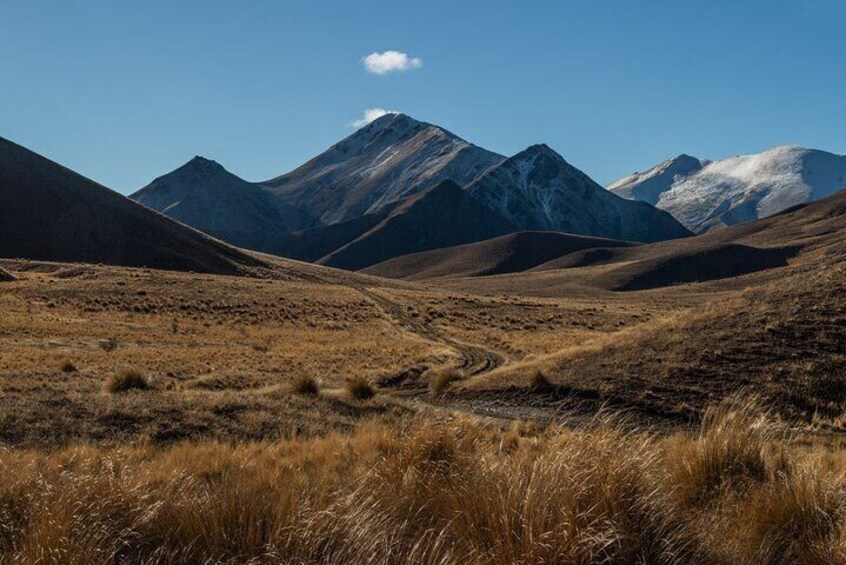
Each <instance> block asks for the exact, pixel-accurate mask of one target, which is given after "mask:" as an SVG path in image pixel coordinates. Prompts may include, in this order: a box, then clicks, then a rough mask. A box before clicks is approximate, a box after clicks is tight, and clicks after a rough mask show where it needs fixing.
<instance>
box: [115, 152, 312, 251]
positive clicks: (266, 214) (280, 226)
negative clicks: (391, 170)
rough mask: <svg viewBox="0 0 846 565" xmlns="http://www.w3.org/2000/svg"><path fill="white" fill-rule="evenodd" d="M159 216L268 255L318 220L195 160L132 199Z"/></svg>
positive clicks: (215, 166) (211, 163) (206, 162)
mask: <svg viewBox="0 0 846 565" xmlns="http://www.w3.org/2000/svg"><path fill="white" fill-rule="evenodd" d="M131 198H132V199H133V200H135V201H136V202H140V203H141V204H144V205H145V206H147V207H148V208H152V209H153V210H156V211H157V212H161V213H162V214H166V215H167V216H170V217H171V218H173V219H175V220H178V221H180V222H182V223H183V224H186V225H189V226H191V227H194V228H196V229H198V230H200V231H203V232H205V233H207V234H209V235H212V236H214V237H216V238H219V239H222V240H224V241H227V242H229V243H231V244H233V245H237V246H238V247H245V248H248V249H256V250H261V251H269V250H270V248H272V246H273V244H274V242H275V241H276V239H277V238H279V237H280V236H282V235H283V234H285V233H288V232H291V231H294V230H298V229H301V228H304V227H308V226H310V225H311V224H313V223H314V221H313V220H312V219H311V218H309V217H308V215H307V214H305V213H303V212H301V211H300V210H298V209H296V208H294V207H293V206H289V205H288V204H285V203H284V202H282V201H281V200H280V199H279V198H276V197H275V196H273V195H272V194H270V193H269V192H267V191H266V190H263V189H262V188H260V187H258V186H256V185H255V184H253V183H250V182H247V181H245V180H243V179H241V178H239V177H237V176H235V175H233V174H232V173H230V172H229V171H227V170H226V169H224V168H223V167H222V166H221V165H219V164H218V163H216V162H215V161H210V160H208V159H204V158H203V157H194V158H193V159H191V160H190V161H189V162H188V163H186V164H185V165H183V166H181V167H179V168H178V169H176V170H174V171H172V172H170V173H168V174H166V175H163V176H161V177H159V178H157V179H155V180H154V181H153V182H151V183H150V184H148V185H147V186H145V187H144V188H142V189H141V190H139V191H138V192H136V193H135V194H133V195H132V196H131Z"/></svg>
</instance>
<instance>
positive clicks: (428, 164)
mask: <svg viewBox="0 0 846 565" xmlns="http://www.w3.org/2000/svg"><path fill="white" fill-rule="evenodd" d="M447 182H448V183H449V184H447V185H445V184H444V183H447ZM445 186H446V188H444V187H445ZM132 198H133V199H135V200H137V201H138V202H141V203H142V204H144V205H146V206H148V207H150V208H152V209H154V210H156V211H158V212H160V213H162V214H166V215H169V216H171V217H173V218H174V219H177V220H179V221H181V222H184V223H186V224H188V225H191V226H193V227H195V228H197V229H199V230H202V231H205V232H206V233H209V234H211V235H213V236H215V237H218V238H220V239H223V240H225V241H227V242H229V243H232V244H233V245H238V246H243V247H247V248H250V249H253V250H257V251H262V252H267V253H272V254H276V255H280V256H284V257H289V258H295V259H301V260H306V261H314V262H318V263H321V264H325V265H330V266H337V267H342V268H346V269H360V268H364V267H367V266H369V265H372V264H375V263H378V262H381V261H384V260H386V259H390V258H391V257H396V256H399V255H400V254H405V253H414V252H420V251H426V250H430V249H436V248H438V247H443V246H448V245H457V244H462V243H470V242H474V241H480V240H483V239H487V238H490V237H495V236H498V235H503V234H506V233H513V232H519V231H527V230H551V231H563V232H568V233H573V234H579V235H586V236H594V237H606V238H614V239H626V240H634V241H642V242H649V241H660V240H664V239H670V238H677V237H685V236H688V235H691V234H690V232H689V231H688V230H687V229H685V228H684V227H683V226H681V225H680V224H679V223H678V222H677V221H675V220H674V219H673V218H672V216H671V215H670V214H668V213H666V212H663V211H660V210H657V209H655V208H654V207H653V206H651V205H648V204H644V203H641V202H632V201H629V200H626V199H624V198H620V197H618V196H616V195H614V194H612V193H610V192H608V191H607V190H605V189H604V188H603V187H602V186H600V185H599V184H597V183H596V182H594V181H593V180H592V179H591V178H590V177H588V176H587V175H586V174H585V173H583V172H582V171H580V170H578V169H576V168H575V167H573V166H572V165H570V164H569V163H567V162H566V161H565V160H564V158H563V157H561V156H560V155H558V154H557V153H555V152H554V151H553V150H552V149H550V148H549V147H548V146H546V145H535V146H532V147H529V148H528V149H526V150H525V151H522V152H520V153H518V154H517V155H515V156H513V157H511V158H505V157H503V156H501V155H498V154H496V153H494V152H491V151H488V150H486V149H482V148H480V147H477V146H475V145H473V144H471V143H469V142H467V141H465V140H463V139H461V138H459V137H458V136H456V135H454V134H452V133H450V132H449V131H447V130H445V129H443V128H441V127H439V126H435V125H432V124H427V123H425V122H420V121H417V120H415V119H413V118H410V117H409V116H406V115H403V114H388V115H385V116H383V117H381V118H379V119H377V120H375V121H373V122H372V123H370V124H368V125H367V126H365V127H363V128H361V129H359V130H358V131H356V132H354V133H353V134H352V135H350V136H349V137H347V138H346V139H344V140H342V141H341V142H339V143H336V144H335V145H333V146H332V147H330V148H329V149H328V150H327V151H325V152H324V153H322V154H320V155H318V156H317V157H315V158H314V159H312V160H310V161H309V162H307V163H305V164H304V165H302V166H300V167H298V168H296V169H295V170H293V171H291V172H290V173H287V174H284V175H281V176H278V177H276V178H274V179H271V180H268V181H264V182H258V183H250V182H247V181H245V180H243V179H240V178H238V177H237V176H235V175H233V174H232V173H230V172H228V171H226V170H225V169H224V168H223V167H222V166H220V165H218V164H217V163H214V162H213V161H208V160H206V159H203V158H200V157H195V158H194V159H192V160H191V161H190V162H189V163H187V164H186V165H183V166H182V167H180V168H178V169H176V170H175V171H173V172H171V173H168V174H166V175H164V176H162V177H159V178H157V179H156V180H154V181H153V182H152V183H150V184H149V185H148V186H146V187H144V188H142V189H141V190H139V191H138V192H136V193H135V194H133V195H132ZM436 202H437V204H436ZM424 211H425V212H424ZM353 255H354V256H355V259H354V260H353V259H351V257H352V256H353Z"/></svg>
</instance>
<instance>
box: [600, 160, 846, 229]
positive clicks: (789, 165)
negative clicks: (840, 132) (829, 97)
mask: <svg viewBox="0 0 846 565" xmlns="http://www.w3.org/2000/svg"><path fill="white" fill-rule="evenodd" d="M621 182H622V181H618V183H615V185H613V186H616V188H613V189H612V190H614V191H615V192H616V193H617V194H620V195H621V196H626V197H628V198H633V199H638V200H646V201H649V197H651V196H655V195H654V194H647V193H646V191H645V190H644V188H643V185H644V184H645V183H641V185H640V188H636V189H631V187H630V188H629V189H626V188H625V187H621V186H617V185H618V184H620V183H621ZM843 188H846V157H844V156H842V155H835V154H833V153H828V152H826V151H820V150H817V149H808V148H805V147H798V146H794V145H783V146H779V147H774V148H772V149H769V150H767V151H764V152H762V153H756V154H752V155H737V156H734V157H729V158H727V159H722V160H719V161H713V162H706V163H703V166H701V167H700V168H698V169H696V170H693V171H691V172H690V173H687V174H685V175H677V176H675V177H673V179H672V182H671V183H669V184H668V185H667V186H663V187H662V190H661V191H660V192H658V194H657V199H655V204H656V206H658V207H659V208H661V209H663V210H667V211H668V212H670V213H671V214H673V215H674V216H675V217H676V218H677V219H678V220H679V221H680V222H681V223H683V224H684V225H685V226H687V227H688V228H690V229H692V230H694V231H696V232H703V231H708V230H711V229H715V228H719V227H722V226H726V225H732V224H736V223H739V222H744V221H748V220H753V219H756V218H764V217H767V216H771V215H773V214H775V213H777V212H780V211H782V210H785V209H787V208H790V207H792V206H795V205H797V204H803V203H805V202H810V201H814V200H818V199H820V198H824V197H826V196H828V195H830V194H833V193H834V192H837V191H839V190H841V189H843Z"/></svg>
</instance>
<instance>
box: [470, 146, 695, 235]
mask: <svg viewBox="0 0 846 565" xmlns="http://www.w3.org/2000/svg"><path fill="white" fill-rule="evenodd" d="M467 190H468V191H469V192H470V194H471V195H472V196H473V197H474V198H476V199H477V200H479V201H480V202H482V203H483V204H485V205H487V206H488V207H490V208H492V209H493V210H495V211H496V212H498V213H499V214H500V215H502V216H503V217H504V218H505V219H507V220H508V221H510V222H511V223H512V224H514V225H515V226H517V227H518V229H520V230H522V231H531V230H547V231H563V232H567V233H572V234H578V235H591V236H596V237H608V238H614V239H624V240H631V241H642V242H649V241H658V240H662V239H672V238H677V237H684V236H686V235H690V232H689V231H688V230H686V229H685V228H684V227H682V226H681V225H680V224H679V223H678V222H677V221H675V220H674V219H673V218H672V216H670V215H669V214H667V213H666V212H662V211H660V210H656V209H655V208H653V207H652V206H650V205H648V204H645V203H642V202H632V201H630V200H625V199H623V198H620V197H619V196H616V195H614V194H612V193H610V192H608V191H607V190H605V189H604V188H602V187H601V186H599V185H598V184H597V183H596V182H594V181H593V180H592V179H591V178H590V177H589V176H587V175H586V174H585V173H583V172H582V171H580V170H579V169H577V168H575V167H573V166H572V165H570V164H569V163H567V161H565V160H564V158H563V157H561V155H559V154H558V153H556V152H555V151H553V150H552V149H550V148H549V147H548V146H546V145H543V144H541V145H533V146H531V147H529V148H527V149H525V150H524V151H522V152H520V153H518V154H517V155H515V156H513V157H511V158H509V159H507V160H506V161H504V162H503V163H501V164H500V165H498V166H496V167H494V168H492V169H490V170H489V171H487V172H486V173H485V174H484V175H482V176H481V177H480V178H479V179H477V180H476V181H474V182H473V183H472V184H470V185H469V186H468V188H467Z"/></svg>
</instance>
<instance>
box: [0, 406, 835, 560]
mask: <svg viewBox="0 0 846 565" xmlns="http://www.w3.org/2000/svg"><path fill="white" fill-rule="evenodd" d="M762 429H768V430H769V431H768V432H766V433H763V432H761V431H760V430H762ZM772 429H773V428H772V424H770V423H768V422H766V421H765V420H764V419H763V418H762V415H761V413H760V412H758V411H757V410H756V409H755V408H754V406H752V407H750V406H742V405H740V404H738V403H736V402H735V403H734V404H729V405H726V406H723V407H720V408H717V409H715V410H713V411H712V412H711V413H709V416H708V418H706V420H705V422H704V424H703V429H702V431H701V432H699V433H690V434H678V435H676V436H673V437H662V436H656V435H651V434H649V433H645V432H642V431H625V430H624V429H623V428H622V427H620V426H617V425H615V423H614V421H613V420H611V419H606V420H605V421H598V422H596V423H594V424H593V425H591V426H588V427H587V428H584V429H578V430H572V429H565V428H556V427H547V428H537V427H519V426H518V427H514V426H511V427H505V428H499V427H492V426H490V425H483V424H480V423H479V422H477V421H475V420H470V419H466V418H457V419H456V418H451V419H448V420H438V421H436V422H431V421H428V422H422V423H418V422H410V423H409V425H404V426H393V427H387V426H385V425H380V424H378V423H370V424H365V425H363V426H361V427H359V428H358V429H357V430H356V431H354V432H353V433H352V434H349V435H341V434H332V435H329V436H327V437H324V438H312V439H306V440H296V439H295V440H287V441H281V442H277V443H272V444H270V443H258V444H248V445H242V446H231V445H224V444H217V443H204V444H181V445H178V446H175V447H172V448H168V449H165V450H157V449H154V448H129V447H123V448H117V449H96V448H93V447H76V448H72V449H67V450H64V451H61V452H58V453H53V454H41V453H36V452H26V451H15V450H11V451H5V452H2V453H0V468H2V469H3V470H4V477H5V480H4V481H2V482H0V517H2V524H3V528H2V530H0V561H3V562H5V561H9V562H34V561H38V560H39V559H40V560H41V561H44V560H45V559H46V560H48V561H52V562H63V563H74V562H76V563H114V562H132V563H135V562H145V563H146V562H192V563H202V562H261V563H266V562H270V563H277V562H282V563H384V564H388V563H485V564H491V565H499V564H502V565H505V564H510V563H538V564H539V563H705V564H708V563H846V480H844V463H843V459H842V458H838V457H837V456H836V455H835V454H832V453H821V452H815V451H812V450H809V449H808V448H807V447H806V446H798V445H794V444H788V445H786V446H784V447H783V448H781V447H779V445H780V443H781V442H779V441H777V439H776V437H775V436H773V435H768V434H772ZM505 435H509V436H512V435H513V436H514V437H513V439H514V445H513V447H510V448H509V449H507V450H503V449H502V444H503V438H504V436H505ZM743 437H748V438H749V443H750V445H749V446H747V447H743V446H742V445H741V444H742V439H741V438H743ZM682 458H686V459H682ZM45 556H48V557H49V558H46V557H45Z"/></svg>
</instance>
